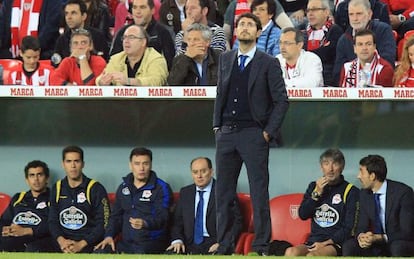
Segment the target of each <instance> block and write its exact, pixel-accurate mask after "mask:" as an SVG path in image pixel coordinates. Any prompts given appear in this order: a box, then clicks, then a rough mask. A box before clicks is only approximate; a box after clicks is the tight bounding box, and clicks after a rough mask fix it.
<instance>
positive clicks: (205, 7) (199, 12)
mask: <svg viewBox="0 0 414 259" xmlns="http://www.w3.org/2000/svg"><path fill="white" fill-rule="evenodd" d="M209 8H210V6H209V2H208V0H187V2H186V3H185V14H186V18H185V20H184V21H183V22H182V23H181V29H182V30H181V31H180V32H178V33H177V35H176V36H175V52H176V55H178V54H182V53H184V52H185V50H186V48H187V44H186V43H185V41H184V31H185V30H186V29H187V27H188V26H190V25H191V24H193V23H201V24H203V25H205V26H208V27H210V30H211V32H212V36H211V43H210V47H211V48H213V49H217V50H220V51H225V50H226V49H227V47H228V44H227V41H226V37H225V36H224V31H223V28H221V27H220V26H219V25H217V24H215V23H213V22H211V21H209V20H208V18H207V14H208V13H209Z"/></svg>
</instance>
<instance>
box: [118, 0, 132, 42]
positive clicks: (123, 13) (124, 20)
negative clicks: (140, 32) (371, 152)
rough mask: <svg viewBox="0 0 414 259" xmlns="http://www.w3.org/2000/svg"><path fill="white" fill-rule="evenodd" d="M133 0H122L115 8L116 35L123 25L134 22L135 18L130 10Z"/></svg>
mask: <svg viewBox="0 0 414 259" xmlns="http://www.w3.org/2000/svg"><path fill="white" fill-rule="evenodd" d="M131 4H132V1H130V0H120V1H119V3H118V5H117V6H116V10H115V25H114V35H116V34H117V33H118V31H119V29H121V28H122V27H124V26H125V25H128V24H132V23H133V22H134V19H133V18H132V13H130V12H129V9H130V7H129V6H130V5H131Z"/></svg>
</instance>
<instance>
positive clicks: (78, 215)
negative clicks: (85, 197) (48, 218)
mask: <svg viewBox="0 0 414 259" xmlns="http://www.w3.org/2000/svg"><path fill="white" fill-rule="evenodd" d="M59 221H60V225H62V227H64V228H67V229H71V230H78V229H81V228H82V227H83V226H85V225H86V223H87V222H88V217H87V216H86V214H85V213H84V212H83V211H81V210H80V209H78V208H76V207H75V206H72V207H69V208H67V209H64V210H62V211H61V212H60V214H59Z"/></svg>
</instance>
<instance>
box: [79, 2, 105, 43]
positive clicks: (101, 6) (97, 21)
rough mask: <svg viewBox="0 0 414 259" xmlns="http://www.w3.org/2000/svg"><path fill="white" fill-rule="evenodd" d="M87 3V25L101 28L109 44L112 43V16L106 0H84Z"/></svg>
mask: <svg viewBox="0 0 414 259" xmlns="http://www.w3.org/2000/svg"><path fill="white" fill-rule="evenodd" d="M82 1H84V2H85V4H86V8H87V17H86V21H85V26H87V27H92V28H95V29H97V30H99V31H100V32H101V33H102V34H103V35H104V36H105V38H106V42H107V44H108V45H110V44H111V41H112V36H111V33H110V32H109V27H110V22H111V17H110V14H109V8H108V5H107V4H106V0H82Z"/></svg>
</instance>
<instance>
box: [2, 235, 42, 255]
mask: <svg viewBox="0 0 414 259" xmlns="http://www.w3.org/2000/svg"><path fill="white" fill-rule="evenodd" d="M34 240H35V238H34V237H33V236H22V237H1V238H0V251H5V252H24V251H26V246H27V244H29V243H30V242H33V241H34Z"/></svg>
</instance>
